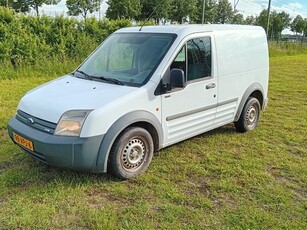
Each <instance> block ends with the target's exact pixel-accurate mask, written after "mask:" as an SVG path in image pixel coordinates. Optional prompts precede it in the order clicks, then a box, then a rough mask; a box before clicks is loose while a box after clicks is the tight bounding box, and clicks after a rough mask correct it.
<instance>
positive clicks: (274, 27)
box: [271, 11, 291, 39]
mask: <svg viewBox="0 0 307 230" xmlns="http://www.w3.org/2000/svg"><path fill="white" fill-rule="evenodd" d="M271 18H272V23H271V36H273V37H274V38H276V39H279V38H280V37H281V32H282V31H283V30H284V29H286V28H288V27H289V25H290V22H291V18H290V15H289V14H287V13H285V12H284V11H282V12H281V13H277V12H276V11H273V12H272V16H271Z"/></svg>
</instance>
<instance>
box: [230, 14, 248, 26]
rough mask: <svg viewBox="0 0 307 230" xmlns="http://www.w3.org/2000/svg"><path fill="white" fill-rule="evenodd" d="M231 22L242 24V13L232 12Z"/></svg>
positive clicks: (243, 22)
mask: <svg viewBox="0 0 307 230" xmlns="http://www.w3.org/2000/svg"><path fill="white" fill-rule="evenodd" d="M231 23H232V24H238V25H244V24H245V21H244V17H243V14H239V13H236V14H234V15H233V17H232V21H231Z"/></svg>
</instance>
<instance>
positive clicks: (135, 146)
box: [108, 127, 154, 180]
mask: <svg viewBox="0 0 307 230" xmlns="http://www.w3.org/2000/svg"><path fill="white" fill-rule="evenodd" d="M153 152H154V144H153V140H152V137H151V135H150V133H149V132H148V131H147V130H145V129H143V128H140V127H130V128H127V129H126V130H124V131H123V133H122V134H120V135H119V136H118V138H117V139H116V141H115V142H114V144H113V146H112V148H111V151H110V155H109V160H108V172H109V173H110V174H111V175H113V176H115V177H117V178H119V179H122V180H125V179H130V178H132V177H135V176H137V175H139V174H141V173H143V172H144V171H145V170H146V169H147V168H148V166H149V164H150V162H151V159H152V156H153Z"/></svg>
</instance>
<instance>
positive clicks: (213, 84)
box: [206, 83, 216, 89]
mask: <svg viewBox="0 0 307 230" xmlns="http://www.w3.org/2000/svg"><path fill="white" fill-rule="evenodd" d="M215 86H216V85H215V83H211V84H209V85H206V89H213V88H215Z"/></svg>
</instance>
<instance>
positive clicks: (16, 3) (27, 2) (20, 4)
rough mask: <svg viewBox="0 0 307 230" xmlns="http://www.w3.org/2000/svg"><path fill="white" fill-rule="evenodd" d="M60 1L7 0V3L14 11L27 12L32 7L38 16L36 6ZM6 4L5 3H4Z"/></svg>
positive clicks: (54, 3)
mask: <svg viewBox="0 0 307 230" xmlns="http://www.w3.org/2000/svg"><path fill="white" fill-rule="evenodd" d="M4 2H5V1H3V2H2V1H1V5H3V3H4ZM59 2H60V0H8V1H7V4H8V6H9V7H10V8H12V9H14V10H15V11H16V12H22V13H25V12H29V11H30V9H31V8H32V9H34V10H35V12H36V15H37V16H38V17H39V10H38V8H39V7H41V6H42V5H43V4H46V5H56V4H58V3H59ZM5 4H6V3H5Z"/></svg>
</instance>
